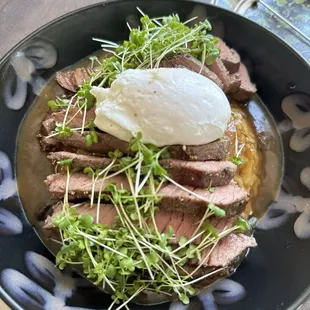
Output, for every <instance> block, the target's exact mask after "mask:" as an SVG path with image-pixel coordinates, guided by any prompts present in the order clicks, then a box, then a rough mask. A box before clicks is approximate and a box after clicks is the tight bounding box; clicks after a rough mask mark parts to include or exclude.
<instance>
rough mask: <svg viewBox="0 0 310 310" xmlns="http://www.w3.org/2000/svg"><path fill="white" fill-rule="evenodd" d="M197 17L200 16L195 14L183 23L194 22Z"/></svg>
mask: <svg viewBox="0 0 310 310" xmlns="http://www.w3.org/2000/svg"><path fill="white" fill-rule="evenodd" d="M197 18H198V16H194V17H192V18H190V19H188V20H187V21H186V22H184V23H183V24H184V25H186V24H188V23H190V22H192V21H193V20H195V19H197Z"/></svg>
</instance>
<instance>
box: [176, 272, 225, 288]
mask: <svg viewBox="0 0 310 310" xmlns="http://www.w3.org/2000/svg"><path fill="white" fill-rule="evenodd" d="M225 268H227V267H222V268H220V269H217V270H214V271H212V272H210V273H207V274H205V275H203V276H202V277H200V278H197V279H195V280H193V281H190V282H186V283H183V284H178V285H176V286H177V287H179V286H182V287H183V286H188V285H192V284H194V283H196V282H199V281H201V280H203V279H205V278H207V277H210V276H212V275H214V274H215V273H218V272H220V271H222V270H224V269H225Z"/></svg>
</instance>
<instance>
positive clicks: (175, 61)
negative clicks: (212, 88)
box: [160, 54, 223, 89]
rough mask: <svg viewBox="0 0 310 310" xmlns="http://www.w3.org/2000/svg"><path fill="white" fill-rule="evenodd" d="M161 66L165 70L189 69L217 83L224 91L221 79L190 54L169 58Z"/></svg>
mask: <svg viewBox="0 0 310 310" xmlns="http://www.w3.org/2000/svg"><path fill="white" fill-rule="evenodd" d="M160 66H161V67H163V68H178V67H181V68H187V69H189V70H191V71H194V72H196V73H200V74H201V75H203V76H205V77H207V78H208V79H210V80H211V81H213V82H214V83H216V84H217V85H218V86H219V87H220V88H221V89H223V83H222V81H221V79H220V78H219V77H218V76H217V75H216V74H215V73H214V72H212V71H211V70H209V69H208V68H207V67H206V66H204V65H203V64H202V63H201V61H199V60H198V59H196V58H195V57H193V56H191V55H189V54H178V55H174V56H171V57H168V58H166V59H164V60H163V61H162V62H161V65H160Z"/></svg>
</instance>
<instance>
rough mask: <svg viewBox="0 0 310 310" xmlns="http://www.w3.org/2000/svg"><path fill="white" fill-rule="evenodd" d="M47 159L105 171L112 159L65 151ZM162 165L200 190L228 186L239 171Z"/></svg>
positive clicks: (223, 166)
mask: <svg viewBox="0 0 310 310" xmlns="http://www.w3.org/2000/svg"><path fill="white" fill-rule="evenodd" d="M47 158H48V159H50V160H51V161H52V162H53V164H55V163H56V162H57V161H61V160H65V159H72V163H71V166H72V167H73V168H86V167H91V168H92V169H103V168H105V167H107V166H108V165H109V164H110V163H111V159H110V158H106V157H98V156H91V155H84V154H76V153H70V152H65V151H60V152H51V153H49V154H48V155H47ZM160 164H161V165H162V166H163V167H164V168H165V169H166V170H167V171H168V173H169V176H170V177H171V178H172V179H173V180H174V181H176V182H177V183H179V184H181V185H190V186H193V187H199V188H205V187H208V186H211V185H212V186H221V185H227V184H228V183H229V182H230V181H231V180H232V178H233V177H234V176H235V173H236V171H237V166H236V165H234V164H233V163H232V162H229V161H206V162H198V161H197V162H188V161H183V160H179V159H162V160H160Z"/></svg>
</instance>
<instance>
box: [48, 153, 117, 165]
mask: <svg viewBox="0 0 310 310" xmlns="http://www.w3.org/2000/svg"><path fill="white" fill-rule="evenodd" d="M47 158H48V159H50V160H51V161H52V162H53V164H55V163H57V162H58V161H61V160H65V159H72V163H71V167H73V168H86V167H91V168H92V169H103V168H105V167H107V166H108V165H109V164H110V163H111V161H112V160H111V158H106V157H98V156H91V155H83V154H76V153H70V152H65V151H63V152H52V153H49V154H48V155H47Z"/></svg>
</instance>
